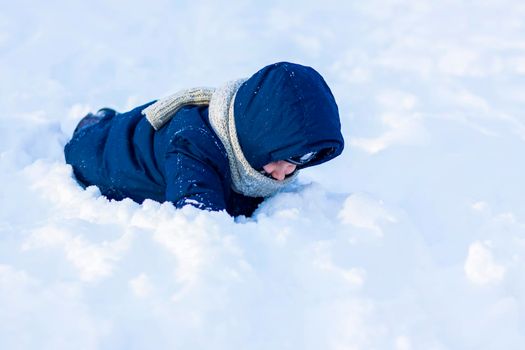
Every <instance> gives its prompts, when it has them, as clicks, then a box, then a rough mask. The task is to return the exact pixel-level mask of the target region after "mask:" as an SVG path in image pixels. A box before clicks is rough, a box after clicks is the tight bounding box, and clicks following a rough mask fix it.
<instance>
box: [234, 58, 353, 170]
mask: <svg viewBox="0 0 525 350" xmlns="http://www.w3.org/2000/svg"><path fill="white" fill-rule="evenodd" d="M234 111H235V126H236V129H237V136H238V139H239V143H240V146H241V148H242V152H243V153H244V156H245V157H246V159H247V160H248V162H249V163H250V165H251V166H252V167H253V168H254V169H258V170H259V169H262V167H263V166H264V165H266V164H268V163H271V162H274V161H279V160H286V159H288V158H290V157H294V156H302V155H304V154H306V153H309V152H313V151H316V152H318V153H317V156H316V157H315V158H314V159H313V160H312V161H310V162H309V163H307V164H305V165H304V166H299V167H298V168H306V167H309V166H312V165H317V164H321V163H324V162H326V161H328V160H330V159H332V158H335V157H337V156H338V155H339V154H341V152H342V151H343V147H344V140H343V136H342V135H341V123H340V120H339V111H338V108H337V103H336V102H335V99H334V96H333V95H332V92H331V91H330V88H329V87H328V85H327V84H326V82H325V81H324V79H323V77H321V75H320V74H319V73H318V72H317V71H315V70H314V69H313V68H311V67H307V66H302V65H299V64H294V63H288V62H279V63H275V64H271V65H269V66H266V67H264V68H263V69H261V70H260V71H258V72H257V73H255V74H254V75H253V76H252V77H250V78H249V79H248V80H247V81H246V82H244V83H243V84H242V85H241V86H240V88H239V90H238V91H237V94H236V97H235V101H234Z"/></svg>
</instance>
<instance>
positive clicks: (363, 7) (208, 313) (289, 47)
mask: <svg viewBox="0 0 525 350" xmlns="http://www.w3.org/2000/svg"><path fill="white" fill-rule="evenodd" d="M524 18H525V3H524V2H523V1H520V0H497V1H496V0H481V1H467V0H465V1H452V0H443V1H431V0H369V1H358V0H352V1H343V0H338V1H332V0H325V1H313V0H307V1H304V0H303V1H299V0H297V1H274V0H271V1H253V0H251V1H250V0H247V1H238V2H223V3H220V2H215V1H211V0H210V1H195V0H193V1H190V0H188V1H168V0H150V1H142V2H140V1H124V0H106V1H101V0H92V1H78V0H72V1H65V0H61V1H60V0H48V1H35V0H33V1H28V0H18V1H8V0H0V169H1V171H0V348H1V349H397V350H408V349H524V348H525V316H524V315H525V202H524V197H525V186H524V182H525V165H524V164H525V162H524V160H525V156H524V154H525V116H524V110H525V26H524V22H525V21H524ZM284 60H286V61H292V62H297V63H302V64H305V65H310V66H313V67H314V68H316V69H317V70H318V71H319V72H320V73H321V74H322V75H323V76H324V77H325V79H326V81H327V82H328V84H329V85H330V86H331V88H332V91H333V93H334V95H335V97H336V100H337V101H338V104H339V108H340V114H341V121H342V125H343V134H344V137H345V140H346V146H347V147H346V149H345V151H344V153H343V155H342V156H340V157H339V158H337V159H336V160H334V161H332V162H329V163H327V164H324V165H321V166H319V167H315V168H312V169H309V170H306V171H304V172H303V173H302V175H301V176H300V184H299V185H297V186H295V187H293V188H290V189H289V190H288V191H286V192H284V193H280V194H278V195H276V196H274V197H273V198H270V199H268V200H267V201H265V203H264V204H263V205H262V206H261V207H260V208H259V209H258V211H257V212H256V215H255V216H254V217H253V218H250V219H245V218H240V219H237V220H234V219H232V218H230V217H229V216H228V215H227V214H226V213H210V212H203V211H199V210H197V209H194V208H191V207H185V208H183V209H181V210H176V209H174V208H173V206H172V205H171V204H168V203H164V204H160V203H156V202H153V201H147V202H145V203H144V204H143V205H138V204H136V203H134V202H132V201H130V200H124V201H121V202H114V201H108V200H107V199H106V198H104V197H103V196H101V195H100V194H99V192H98V190H97V189H96V188H95V187H91V188H89V189H88V190H86V191H84V190H82V189H81V188H80V187H79V186H78V185H77V184H76V182H75V181H74V179H73V178H72V171H71V168H70V167H69V166H68V165H66V164H65V163H64V157H63V153H62V149H63V146H64V144H65V143H66V142H67V140H68V138H69V136H70V134H71V132H72V130H73V128H74V126H75V124H76V122H77V121H78V120H79V119H80V118H81V117H82V116H83V115H84V114H85V113H87V112H88V111H94V110H97V109H98V108H101V107H105V106H108V107H113V108H116V109H117V110H119V111H125V110H128V109H130V108H131V107H134V106H136V105H139V104H142V103H145V102H147V101H149V100H152V99H155V98H159V97H162V96H165V95H167V94H170V93H173V92H175V91H177V90H179V89H181V88H187V87H192V86H217V85H220V84H222V83H223V82H225V81H228V80H231V79H234V78H238V77H244V76H249V75H251V74H253V73H254V72H255V71H257V70H258V69H260V68H262V67H263V66H265V65H267V64H270V63H273V62H277V61H284Z"/></svg>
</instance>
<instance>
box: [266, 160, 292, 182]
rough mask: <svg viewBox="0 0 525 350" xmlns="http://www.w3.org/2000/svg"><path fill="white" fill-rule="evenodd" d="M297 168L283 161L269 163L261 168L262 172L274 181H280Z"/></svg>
mask: <svg viewBox="0 0 525 350" xmlns="http://www.w3.org/2000/svg"><path fill="white" fill-rule="evenodd" d="M295 168H297V166H296V165H295V164H292V163H288V162H287V161H285V160H279V161H277V162H271V163H268V164H266V165H265V166H263V169H264V171H265V172H266V173H267V174H269V175H271V176H272V177H273V178H274V179H275V180H279V181H282V180H284V178H285V177H286V175H290V174H291V173H293V172H294V171H295Z"/></svg>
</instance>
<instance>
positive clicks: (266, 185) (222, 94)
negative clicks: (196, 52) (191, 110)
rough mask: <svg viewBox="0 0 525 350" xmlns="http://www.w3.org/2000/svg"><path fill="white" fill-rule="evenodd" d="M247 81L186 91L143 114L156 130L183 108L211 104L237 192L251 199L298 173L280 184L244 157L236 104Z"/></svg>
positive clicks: (214, 125)
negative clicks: (237, 128)
mask: <svg viewBox="0 0 525 350" xmlns="http://www.w3.org/2000/svg"><path fill="white" fill-rule="evenodd" d="M245 81H246V79H239V80H234V81H231V82H228V83H226V84H225V85H223V86H221V87H220V88H217V89H214V88H193V89H187V90H182V91H179V92H177V93H175V94H173V95H171V96H168V97H166V98H163V99H160V100H158V101H157V102H155V103H153V104H152V105H150V106H148V107H146V108H145V109H144V110H143V111H142V114H144V115H145V116H146V118H147V119H148V121H149V122H150V123H151V125H152V126H153V128H154V129H155V130H159V129H160V128H161V127H162V126H163V125H164V124H165V123H166V122H168V121H169V120H170V119H171V118H172V117H173V116H174V115H175V113H177V111H178V110H179V109H180V108H181V107H183V106H186V105H209V109H208V115H209V119H210V124H211V126H212V128H213V130H214V131H215V133H216V134H217V136H218V137H219V139H220V140H221V142H222V144H223V145H224V148H225V149H226V153H227V154H228V161H229V165H230V172H231V177H232V188H233V190H234V191H235V192H238V193H241V194H243V195H245V196H249V197H268V196H270V195H272V194H274V193H276V192H277V191H279V190H281V189H282V188H283V187H285V186H286V185H288V184H289V183H291V182H293V181H294V180H295V179H296V178H297V173H298V171H296V172H295V173H294V174H293V175H291V176H289V177H287V178H286V179H284V180H282V181H278V180H275V179H273V178H270V177H268V176H265V175H263V174H261V173H260V172H258V171H257V170H255V169H254V168H252V167H251V165H250V163H248V161H247V160H246V158H245V157H244V154H243V152H242V149H241V145H240V144H239V139H238V138H237V130H236V127H235V113H234V101H235V95H236V93H237V90H239V87H240V86H241V85H242V83H244V82H245ZM268 132H271V131H270V130H268Z"/></svg>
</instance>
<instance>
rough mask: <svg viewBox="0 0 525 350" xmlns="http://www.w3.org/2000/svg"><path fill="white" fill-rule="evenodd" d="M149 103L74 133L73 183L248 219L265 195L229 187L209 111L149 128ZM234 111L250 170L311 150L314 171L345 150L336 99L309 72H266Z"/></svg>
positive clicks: (193, 110)
mask: <svg viewBox="0 0 525 350" xmlns="http://www.w3.org/2000/svg"><path fill="white" fill-rule="evenodd" d="M153 102H155V101H152V102H150V103H147V104H145V105H142V106H139V107H137V108H135V109H133V110H131V111H129V112H126V113H120V114H116V115H115V116H108V117H105V118H103V119H102V120H101V121H100V122H98V123H97V124H95V125H92V126H89V127H86V128H84V129H81V130H79V131H78V132H76V133H75V134H74V135H73V137H72V139H71V141H70V142H69V143H68V144H67V145H66V146H65V158H66V162H67V163H68V164H71V165H72V167H73V171H74V174H75V177H76V178H77V180H78V182H79V183H80V184H81V185H83V186H89V185H96V186H98V187H99V189H100V191H101V193H102V194H103V195H105V196H107V197H108V198H110V199H116V200H120V199H123V198H126V197H128V198H131V199H133V200H134V201H136V202H138V203H142V202H143V201H144V200H145V199H147V198H149V199H153V200H155V201H158V202H164V201H171V202H172V203H174V205H175V206H176V207H182V206H184V205H186V204H190V205H194V206H196V207H198V208H202V209H208V210H226V211H227V212H228V213H229V214H230V215H233V216H237V215H246V216H250V215H251V214H252V213H253V211H254V210H255V209H256V208H257V206H258V205H259V204H260V203H261V202H262V200H263V198H253V197H247V196H244V195H242V194H239V193H236V192H234V191H233V190H232V187H231V176H230V169H229V163H228V156H227V153H226V151H225V148H224V146H223V145H222V143H221V141H220V140H219V138H218V137H217V135H216V134H215V132H214V131H213V129H212V128H211V126H210V122H209V119H208V107H206V106H186V107H183V108H182V109H180V110H179V111H178V112H177V113H176V115H175V116H174V117H173V118H172V119H171V120H170V121H169V122H168V123H167V124H166V125H165V126H163V127H162V128H161V129H160V130H158V131H155V130H154V129H153V127H152V126H151V125H150V124H149V122H148V121H147V119H146V118H145V117H144V116H143V115H142V114H141V112H142V110H143V109H144V108H146V107H147V106H148V105H149V104H151V103H153ZM234 114H235V124H236V129H237V134H238V138H239V142H240V145H241V148H242V150H243V153H244V155H245V157H246V159H247V160H248V161H249V163H250V164H251V166H252V167H253V168H255V169H262V167H263V166H264V165H265V164H268V163H270V162H272V161H278V160H283V159H288V158H290V157H293V156H300V155H303V154H306V153H308V152H311V151H317V152H318V156H317V157H316V158H315V159H314V160H313V161H311V162H310V163H308V164H307V165H305V166H304V167H306V166H312V165H316V164H320V163H323V162H326V161H328V160H330V159H332V158H334V157H336V156H337V155H339V154H340V153H341V152H342V150H343V145H344V142H343V138H342V136H341V132H340V122H339V114H338V109H337V105H336V102H335V100H334V97H333V96H332V93H331V92H330V89H329V88H328V86H327V85H326V83H325V82H324V80H323V78H322V77H321V75H319V73H317V72H316V71H315V70H314V69H312V68H310V67H305V66H301V65H298V64H293V63H287V62H281V63H276V64H272V65H269V66H267V67H264V68H263V69H262V70H260V71H259V72H257V73H256V74H254V75H253V76H252V77H251V78H250V79H248V80H247V81H246V82H245V83H244V84H243V85H242V86H241V87H240V89H239V91H238V92H237V95H236V98H235V102H234Z"/></svg>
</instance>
